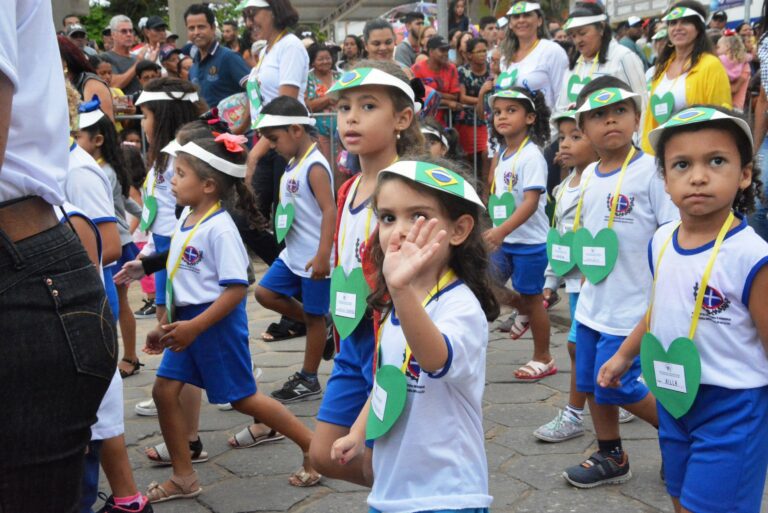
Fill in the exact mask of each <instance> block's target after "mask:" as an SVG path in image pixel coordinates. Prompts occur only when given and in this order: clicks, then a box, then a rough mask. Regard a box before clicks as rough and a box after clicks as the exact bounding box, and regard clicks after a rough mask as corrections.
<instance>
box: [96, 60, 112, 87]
mask: <svg viewBox="0 0 768 513" xmlns="http://www.w3.org/2000/svg"><path fill="white" fill-rule="evenodd" d="M96 74H97V75H99V78H101V79H102V80H103V81H104V82H106V83H107V85H108V86H109V85H112V64H110V63H108V62H100V63H99V67H98V68H96Z"/></svg>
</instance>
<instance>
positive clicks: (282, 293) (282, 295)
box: [256, 96, 336, 404]
mask: <svg viewBox="0 0 768 513" xmlns="http://www.w3.org/2000/svg"><path fill="white" fill-rule="evenodd" d="M262 114H263V116H261V117H260V118H259V120H258V123H257V126H256V129H257V130H259V131H260V132H261V135H262V136H263V137H266V138H267V140H269V143H270V146H271V147H272V148H273V149H275V150H276V151H277V152H278V153H279V154H280V155H281V156H283V157H284V158H285V159H286V160H287V161H288V167H287V168H286V170H285V173H283V175H282V177H281V178H280V188H279V191H280V192H279V200H278V201H279V203H278V207H277V211H276V213H275V234H276V235H277V240H278V242H282V241H283V240H285V249H284V250H283V251H282V252H281V253H280V256H279V257H278V258H277V260H275V261H274V262H273V263H272V265H271V266H270V267H269V270H268V271H267V273H266V274H265V275H264V277H263V278H262V279H261V282H259V285H258V286H257V287H256V300H257V301H258V302H259V304H261V306H263V307H265V308H268V309H270V310H273V311H275V312H278V313H280V314H282V315H285V316H287V317H288V318H290V319H294V320H297V321H304V323H305V324H306V326H307V341H306V347H305V350H304V363H303V365H302V367H301V371H300V372H297V373H295V374H294V375H293V376H291V377H290V378H289V379H288V381H287V382H286V383H285V384H284V385H283V387H282V388H281V389H280V390H276V391H274V392H272V397H274V398H275V399H277V400H278V401H280V402H282V403H285V404H287V403H292V402H297V401H305V400H308V399H312V398H314V399H317V398H318V397H317V396H318V395H320V393H321V392H322V390H321V388H320V382H319V381H318V379H317V369H318V367H319V366H320V360H321V359H322V357H323V350H324V348H325V344H326V339H327V338H328V332H327V329H326V320H325V318H326V315H327V314H328V307H329V301H330V295H329V294H330V285H331V280H330V278H329V274H330V273H331V249H332V246H333V228H334V226H335V225H336V204H335V203H334V201H333V191H334V187H333V172H332V171H331V166H330V165H329V164H328V161H327V160H326V159H325V157H324V156H323V154H322V153H321V152H320V151H319V150H318V148H317V144H315V143H313V142H312V137H311V136H310V134H309V129H310V128H311V127H313V126H314V124H315V123H314V120H313V119H311V118H310V117H309V113H308V112H307V109H306V108H305V107H304V106H303V105H302V104H301V103H299V101H298V100H296V99H294V98H290V97H288V96H280V97H278V98H275V99H274V100H273V101H271V102H270V103H268V104H267V105H265V106H264V107H263V109H262ZM284 209H285V210H284ZM299 293H301V297H302V300H303V303H300V302H299V301H297V300H296V299H295V298H294V297H293V296H295V295H297V294H299ZM331 342H332V340H331Z"/></svg>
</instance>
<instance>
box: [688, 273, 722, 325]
mask: <svg viewBox="0 0 768 513" xmlns="http://www.w3.org/2000/svg"><path fill="white" fill-rule="evenodd" d="M698 293H699V283H698V282H696V283H695V284H694V285H693V298H694V301H695V300H696V296H697V295H698ZM730 306H731V301H730V299H728V298H727V297H725V294H723V293H722V292H720V291H719V290H717V289H716V288H714V287H710V286H709V285H707V290H705V291H704V301H702V303H701V316H700V318H704V319H709V320H712V321H714V322H716V323H718V324H731V320H730V319H727V318H723V317H721V316H720V314H722V313H723V312H725V311H726V310H728V308H730Z"/></svg>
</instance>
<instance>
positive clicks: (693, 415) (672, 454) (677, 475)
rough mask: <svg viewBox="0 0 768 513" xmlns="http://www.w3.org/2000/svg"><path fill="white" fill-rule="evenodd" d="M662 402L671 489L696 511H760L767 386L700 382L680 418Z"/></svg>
mask: <svg viewBox="0 0 768 513" xmlns="http://www.w3.org/2000/svg"><path fill="white" fill-rule="evenodd" d="M657 405H658V408H657V409H658V412H659V446H660V447H661V456H662V459H663V461H664V462H665V463H666V464H665V465H664V478H665V481H666V485H667V491H668V492H669V494H670V495H671V496H672V497H678V498H679V499H680V503H681V504H682V505H683V507H685V508H686V509H688V510H689V511H695V512H696V513H708V512H711V513H716V512H721V511H728V512H731V513H758V512H759V511H760V502H761V500H762V497H763V487H764V486H765V475H766V467H767V466H768V387H762V388H748V389H745V390H730V389H727V388H722V387H717V386H713V385H701V386H700V387H699V393H698V395H697V396H696V400H695V401H694V403H693V406H692V407H691V409H690V411H689V412H688V413H686V414H685V415H683V416H682V417H680V418H679V419H675V418H673V417H672V416H671V415H670V414H669V413H667V411H666V410H665V409H664V408H663V407H662V406H661V405H660V404H658V403H657Z"/></svg>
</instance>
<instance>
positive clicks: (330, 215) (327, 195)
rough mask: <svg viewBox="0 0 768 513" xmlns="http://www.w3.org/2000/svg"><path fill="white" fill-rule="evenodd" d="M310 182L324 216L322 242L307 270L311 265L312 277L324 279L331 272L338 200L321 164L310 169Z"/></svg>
mask: <svg viewBox="0 0 768 513" xmlns="http://www.w3.org/2000/svg"><path fill="white" fill-rule="evenodd" d="M309 184H310V185H311V186H312V191H314V193H315V198H316V199H317V204H318V205H319V206H320V210H321V212H322V213H323V218H322V221H321V222H320V244H319V245H318V247H317V253H315V256H314V257H313V258H312V260H310V261H309V262H308V263H307V267H306V270H309V268H310V267H311V268H312V279H313V280H322V279H324V278H326V277H327V276H328V275H329V274H330V273H331V249H332V247H333V232H334V230H335V229H336V202H335V201H334V200H333V188H332V187H331V179H330V175H329V173H328V171H327V170H326V169H325V168H324V167H323V166H321V165H319V164H315V165H314V166H312V169H310V170H309Z"/></svg>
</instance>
